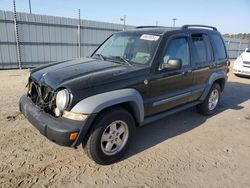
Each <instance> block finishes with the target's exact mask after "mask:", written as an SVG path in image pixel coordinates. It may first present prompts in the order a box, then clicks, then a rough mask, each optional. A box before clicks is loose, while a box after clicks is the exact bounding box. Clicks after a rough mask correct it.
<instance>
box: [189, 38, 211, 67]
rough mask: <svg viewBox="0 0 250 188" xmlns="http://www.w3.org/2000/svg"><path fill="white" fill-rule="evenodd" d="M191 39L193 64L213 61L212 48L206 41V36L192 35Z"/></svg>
mask: <svg viewBox="0 0 250 188" xmlns="http://www.w3.org/2000/svg"><path fill="white" fill-rule="evenodd" d="M191 38H192V58H193V62H194V63H206V62H207V61H208V60H211V48H209V46H208V41H207V40H206V39H205V37H204V35H203V34H192V35H191ZM209 50H210V51H209ZM209 56H210V57H209Z"/></svg>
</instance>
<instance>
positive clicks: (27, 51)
mask: <svg viewBox="0 0 250 188" xmlns="http://www.w3.org/2000/svg"><path fill="white" fill-rule="evenodd" d="M123 27H124V26H123V25H122V24H113V23H104V22H96V21H88V20H80V19H73V18H62V17H55V16H46V15H35V14H28V13H13V12H10V11H0V69H16V68H30V67H35V66H38V65H42V64H46V63H50V62H55V61H64V60H68V59H74V58H78V57H80V56H89V55H91V53H92V52H93V51H94V50H95V49H96V48H97V47H98V46H99V45H100V44H101V43H102V42H103V41H104V40H105V39H106V38H107V37H108V36H110V35H111V34H112V33H114V32H117V31H121V30H123V29H124V28H123ZM132 28H134V27H133V26H126V29H132ZM225 43H226V46H227V49H228V53H229V57H230V58H236V57H237V56H238V55H239V54H240V53H241V52H243V51H244V50H245V48H247V47H249V41H245V40H238V39H227V38H225Z"/></svg>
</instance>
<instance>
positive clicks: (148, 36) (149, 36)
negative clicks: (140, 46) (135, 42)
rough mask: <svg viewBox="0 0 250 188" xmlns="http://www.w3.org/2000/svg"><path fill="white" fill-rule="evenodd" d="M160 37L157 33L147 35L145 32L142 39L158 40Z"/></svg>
mask: <svg viewBox="0 0 250 188" xmlns="http://www.w3.org/2000/svg"><path fill="white" fill-rule="evenodd" d="M159 38H160V37H159V36H156V35H146V34H143V35H142V36H141V38H140V39H142V40H151V41H157V40H158V39H159Z"/></svg>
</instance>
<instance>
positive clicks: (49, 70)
mask: <svg viewBox="0 0 250 188" xmlns="http://www.w3.org/2000/svg"><path fill="white" fill-rule="evenodd" d="M135 69H136V68H135V67H134V66H128V65H125V64H119V63H114V62H110V61H103V60H97V59H93V58H81V59H75V60H69V61H64V62H59V63H52V64H48V65H44V66H41V67H38V68H35V69H33V70H32V71H31V79H32V80H34V81H36V82H37V83H39V84H41V85H47V86H49V87H51V88H52V89H54V90H56V89H58V88H60V87H67V86H71V85H72V86H74V87H76V88H78V89H79V88H80V89H83V88H88V87H90V86H95V85H97V84H105V82H111V81H112V79H113V78H114V77H119V76H121V75H124V74H125V73H127V72H131V71H133V70H135Z"/></svg>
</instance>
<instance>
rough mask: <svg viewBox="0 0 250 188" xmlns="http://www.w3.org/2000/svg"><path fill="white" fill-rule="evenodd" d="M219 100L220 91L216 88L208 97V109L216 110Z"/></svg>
mask: <svg viewBox="0 0 250 188" xmlns="http://www.w3.org/2000/svg"><path fill="white" fill-rule="evenodd" d="M218 101H219V91H218V90H217V89H214V90H213V91H212V92H211V94H210V96H209V99H208V109H209V110H214V109H215V107H216V106H217V104H218Z"/></svg>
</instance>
